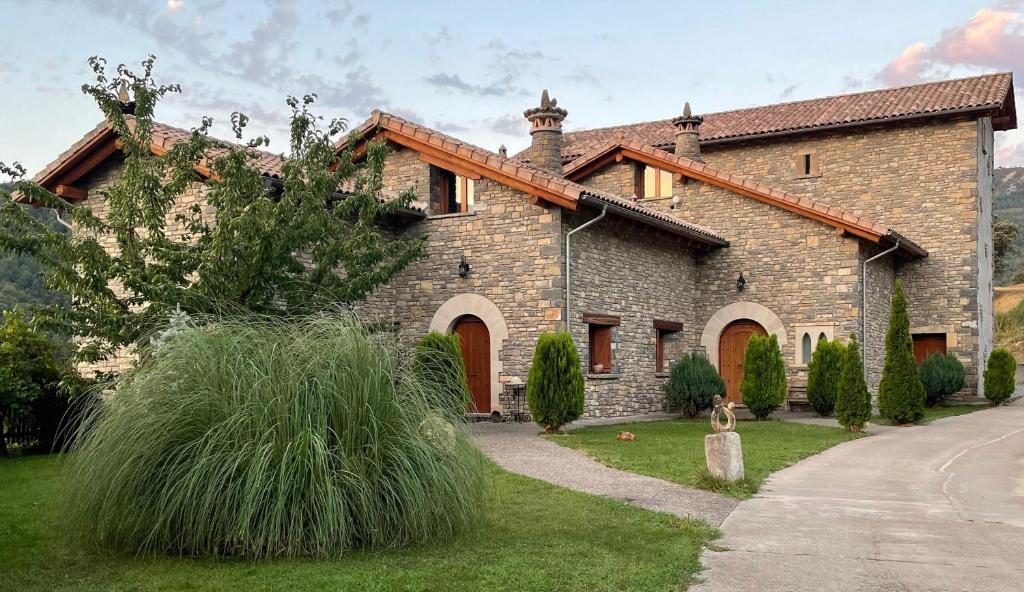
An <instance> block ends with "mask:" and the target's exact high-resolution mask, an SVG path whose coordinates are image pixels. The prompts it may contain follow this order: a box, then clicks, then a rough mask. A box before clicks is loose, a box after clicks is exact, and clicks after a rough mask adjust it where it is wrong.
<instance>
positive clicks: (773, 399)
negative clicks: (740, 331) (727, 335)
mask: <svg viewBox="0 0 1024 592" xmlns="http://www.w3.org/2000/svg"><path fill="white" fill-rule="evenodd" d="M740 393H742V394H743V404H744V405H746V406H747V409H749V410H750V412H751V413H753V414H754V417H756V418H757V419H758V420H762V419H765V418H767V417H768V416H769V415H771V414H772V411H775V410H776V409H778V408H779V406H780V405H782V404H783V403H785V402H786V363H785V362H784V361H783V359H782V351H781V350H780V349H779V340H778V338H776V337H775V336H774V335H770V336H768V337H761V336H760V335H753V336H751V338H750V341H748V342H747V351H746V354H745V355H744V356H743V380H742V381H741V382H740Z"/></svg>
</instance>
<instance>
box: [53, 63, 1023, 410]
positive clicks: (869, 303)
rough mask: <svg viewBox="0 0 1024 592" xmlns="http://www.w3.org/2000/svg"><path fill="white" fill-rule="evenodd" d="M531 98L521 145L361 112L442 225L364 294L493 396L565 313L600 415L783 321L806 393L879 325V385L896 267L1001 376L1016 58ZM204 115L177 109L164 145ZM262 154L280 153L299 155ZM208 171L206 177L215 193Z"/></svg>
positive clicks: (90, 174) (102, 150)
mask: <svg viewBox="0 0 1024 592" xmlns="http://www.w3.org/2000/svg"><path fill="white" fill-rule="evenodd" d="M524 115H525V117H526V119H527V120H529V122H530V124H531V131H530V134H531V138H532V144H531V146H530V147H529V148H528V149H527V150H525V151H524V152H522V153H521V154H519V155H516V156H515V157H510V156H508V155H507V154H506V153H505V150H504V148H501V149H499V151H498V152H491V151H488V150H484V149H482V148H478V147H475V146H472V145H470V144H467V143H465V142H462V141H460V140H458V139H455V138H452V137H450V136H447V135H445V134H442V133H440V132H437V131H435V130H432V129H429V128H427V127H424V126H421V125H418V124H415V123H413V122H410V121H407V120H404V119H402V118H400V117H398V116H395V115H392V114H388V113H383V112H379V111H377V112H374V114H373V115H372V116H371V117H370V118H369V119H368V120H367V121H366V122H364V123H363V124H362V125H360V126H359V127H358V128H356V129H355V130H353V131H354V132H356V133H357V134H358V136H353V137H362V138H364V139H365V140H370V139H381V140H384V141H386V142H387V143H388V145H389V146H390V147H391V149H392V152H391V154H390V155H389V156H388V160H387V164H386V171H385V186H386V192H387V193H388V194H389V195H396V194H397V193H398V192H400V191H403V190H406V189H408V188H410V187H411V188H413V189H414V191H415V193H416V196H417V201H418V205H419V209H417V210H416V211H410V212H409V215H408V216H406V217H404V218H403V219H402V220H401V221H400V223H398V224H397V225H396V228H397V231H399V232H401V231H404V230H406V229H408V230H414V231H421V232H422V231H425V232H426V233H427V235H428V237H429V238H428V241H429V242H428V247H427V256H426V258H425V259H423V260H421V261H419V262H417V263H414V264H413V265H411V266H410V267H409V268H407V269H406V270H405V271H404V272H402V273H401V274H400V275H399V276H398V277H396V278H395V279H394V280H393V281H392V282H391V283H389V284H388V285H386V286H383V287H381V288H380V289H379V290H378V291H377V293H375V294H374V296H373V297H372V298H371V299H370V300H369V301H367V302H366V303H365V305H363V306H362V307H361V309H362V312H363V313H364V314H369V315H376V316H382V317H386V318H390V319H393V320H394V321H396V322H397V323H399V325H400V326H401V327H402V328H403V330H407V331H409V332H410V333H411V334H422V333H425V332H427V331H428V330H437V331H444V332H449V331H450V332H455V333H457V334H458V335H460V337H461V338H462V342H463V350H464V351H463V354H464V357H465V358H466V362H467V367H468V372H469V377H470V383H471V384H470V387H471V390H472V391H473V403H472V410H474V411H477V412H480V413H494V412H498V413H501V412H505V411H507V410H508V408H509V406H510V402H509V399H508V393H509V392H511V391H512V390H513V388H512V387H513V385H516V384H521V383H522V382H523V381H525V380H526V377H527V373H528V369H529V364H530V359H531V356H532V353H533V346H534V343H535V341H536V337H537V334H538V333H541V332H544V331H553V330H558V329H565V328H568V330H569V331H571V333H572V335H573V338H574V340H575V342H576V344H577V347H578V348H579V351H580V355H581V358H582V360H583V365H584V370H585V375H586V385H587V386H586V390H587V394H586V414H587V415H588V416H614V415H628V414H638V413H649V412H655V411H661V410H663V409H665V407H666V402H665V399H664V396H663V394H662V390H661V387H662V384H663V383H664V381H665V379H666V377H667V371H668V369H669V367H670V365H671V362H672V360H674V359H676V358H678V357H679V356H680V355H681V354H683V353H686V352H690V351H700V352H703V353H705V354H706V355H707V356H708V358H709V359H710V360H711V361H712V362H713V363H714V364H715V365H716V366H717V367H718V368H719V370H720V372H721V374H722V376H723V378H724V379H725V381H726V384H727V390H728V398H729V399H731V400H737V401H738V400H739V393H738V384H739V380H740V377H741V376H742V354H743V351H744V349H745V346H746V342H747V339H749V337H750V336H751V335H753V334H768V333H770V334H774V335H776V336H778V339H779V343H780V344H781V345H782V350H783V354H784V356H785V359H786V362H787V374H788V379H789V382H790V385H791V390H792V392H793V394H794V396H799V390H800V385H801V384H803V381H804V380H805V378H806V365H807V361H808V359H809V357H810V354H811V352H812V351H813V348H814V345H815V344H816V343H817V341H818V339H819V337H820V336H825V337H827V338H829V339H841V340H844V341H845V340H846V339H847V336H848V335H849V334H850V333H857V334H858V337H859V338H860V339H861V341H862V343H863V344H864V347H865V352H864V354H865V363H866V367H867V373H868V379H869V385H870V386H871V388H872V389H873V390H874V389H875V388H876V386H877V383H878V380H879V379H880V374H881V366H882V354H883V351H884V338H885V327H886V324H887V322H888V316H889V315H888V312H889V310H888V308H889V298H890V295H891V290H892V286H893V282H894V280H895V279H896V278H900V279H901V280H902V281H903V283H904V286H905V289H906V293H907V297H908V304H909V312H910V317H911V322H912V333H913V335H914V347H915V354H916V355H918V356H919V357H920V358H923V357H924V356H925V355H927V354H929V353H931V352H934V351H946V352H949V353H952V354H954V355H956V356H957V357H958V358H959V359H960V360H961V361H962V362H963V363H964V365H965V367H966V368H967V371H968V387H967V388H966V389H965V391H964V392H963V393H962V396H964V397H973V396H979V395H980V394H981V388H982V385H980V384H979V381H978V376H979V369H980V368H982V367H983V365H984V362H985V360H986V358H987V355H988V353H989V352H990V350H991V348H992V341H993V312H992V260H991V258H992V237H991V223H992V220H991V216H992V203H991V199H992V174H993V173H992V169H993V166H992V150H993V134H994V132H995V131H1000V130H1007V129H1013V128H1015V127H1016V112H1015V106H1014V102H1013V82H1012V76H1011V74H1009V73H1001V74H992V75H986V76H978V77H973V78H966V79H960V80H949V81H943V82H936V83H928V84H922V85H917V86H912V87H905V88H896V89H887V90H881V91H870V92H863V93H857V94H851V95H844V96H837V97H828V98H824V99H816V100H809V101H799V102H794V103H785V104H779V105H771V106H766V107H756V108H751V109H741V110H736V111H729V112H721V113H708V114H705V115H703V116H696V115H693V114H692V113H691V111H690V108H689V106H688V105H687V106H686V107H685V108H684V110H683V113H682V115H680V116H678V117H674V118H670V119H664V120H660V121H652V122H646V123H639V124H632V125H623V126H617V127H611V128H601V129H593V130H582V131H576V132H570V133H565V132H563V130H562V123H563V121H564V120H565V118H566V117H567V115H568V113H567V111H566V110H565V109H564V108H561V107H559V106H558V105H557V102H556V101H555V100H553V99H550V98H549V97H548V94H547V92H546V91H545V93H544V94H543V96H542V98H541V103H540V105H539V106H537V107H535V108H532V109H529V110H527V111H526V112H525V113H524ZM185 133H186V132H183V131H182V130H176V129H175V128H171V127H169V126H157V129H156V134H155V136H154V151H159V150H166V147H167V145H168V144H169V143H173V142H175V141H178V140H180V139H181V138H182V137H183V136H182V134H185ZM115 140H116V139H115V138H113V137H112V135H111V132H110V130H109V127H105V126H104V125H102V124H101V125H100V126H99V127H97V129H95V130H93V132H90V135H87V136H86V138H83V140H82V141H80V142H79V143H77V144H76V145H75V146H73V147H72V148H71V149H70V150H69V151H68V152H66V153H65V154H63V155H62V156H61V157H60V158H58V159H57V160H56V161H55V162H54V163H53V164H51V165H50V166H48V167H47V168H46V169H45V170H44V171H43V172H42V173H40V175H38V176H37V180H38V181H39V182H40V183H42V184H43V185H44V186H46V187H47V188H49V189H51V190H53V191H54V192H56V193H58V194H60V195H64V196H65V197H67V198H69V199H74V200H79V201H84V202H85V203H87V204H89V203H90V199H95V198H91V197H90V195H89V192H90V190H94V189H95V188H97V187H100V186H102V184H104V183H109V182H110V180H111V179H112V178H113V175H116V172H117V168H118V167H117V164H118V158H119V157H118V154H117V149H116V142H115ZM110 146H114V147H113V148H110ZM259 162H260V166H261V168H263V169H264V174H265V175H267V176H268V177H274V176H275V175H277V174H279V172H280V162H279V160H274V157H271V156H269V155H268V156H266V158H261V159H260V161H259ZM197 172H198V173H199V174H200V176H202V175H203V172H202V171H197ZM196 187H197V190H196V192H195V193H194V195H191V196H190V198H189V199H190V200H193V201H194V202H196V203H201V202H202V184H200V183H197V185H196ZM187 205H191V202H190V204H187ZM95 207H97V208H102V207H103V204H102V203H96V204H95ZM122 362H123V360H116V361H113V362H112V363H113V364H119V363H122Z"/></svg>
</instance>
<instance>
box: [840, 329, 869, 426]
mask: <svg viewBox="0 0 1024 592" xmlns="http://www.w3.org/2000/svg"><path fill="white" fill-rule="evenodd" d="M844 350H845V351H844V352H843V368H842V372H841V373H840V375H839V391H838V393H837V394H836V419H838V420H839V424H840V425H842V426H843V427H845V428H846V429H848V430H850V431H851V432H859V431H860V430H861V428H863V427H864V425H865V424H866V423H867V422H868V420H869V419H871V393H869V392H868V385H867V383H866V382H865V381H864V365H863V364H862V363H861V360H860V344H859V343H857V335H856V334H854V333H851V334H850V342H849V343H848V344H847V345H846V347H845V348H844Z"/></svg>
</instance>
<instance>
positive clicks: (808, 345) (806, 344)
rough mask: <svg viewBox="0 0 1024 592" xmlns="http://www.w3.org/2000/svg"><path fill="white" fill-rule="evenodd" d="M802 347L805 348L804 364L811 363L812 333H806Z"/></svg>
mask: <svg viewBox="0 0 1024 592" xmlns="http://www.w3.org/2000/svg"><path fill="white" fill-rule="evenodd" d="M800 347H801V348H803V354H804V362H805V363H808V362H810V361H811V353H812V352H811V334H810V333H804V339H803V342H802V343H801V344H800Z"/></svg>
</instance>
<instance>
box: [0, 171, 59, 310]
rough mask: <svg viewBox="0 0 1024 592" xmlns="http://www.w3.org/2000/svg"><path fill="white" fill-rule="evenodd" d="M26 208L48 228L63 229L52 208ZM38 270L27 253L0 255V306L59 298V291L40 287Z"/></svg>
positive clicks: (51, 300) (40, 270) (7, 187)
mask: <svg viewBox="0 0 1024 592" xmlns="http://www.w3.org/2000/svg"><path fill="white" fill-rule="evenodd" d="M0 187H3V188H4V189H8V190H9V189H10V185H8V184H0ZM28 211H29V213H30V214H31V215H32V216H34V217H35V218H36V219H38V220H42V221H44V222H45V223H46V224H48V225H49V226H50V227H51V228H54V229H60V230H63V228H64V227H63V226H61V225H60V223H59V222H57V219H56V216H55V215H54V213H53V212H52V211H50V210H47V209H43V208H40V209H32V208H29V209H28ZM41 274H42V269H40V267H39V265H38V264H37V263H36V262H35V261H34V260H32V259H30V258H28V257H22V256H15V255H0V310H7V309H10V308H13V307H14V306H15V305H16V304H26V305H27V304H34V303H50V302H59V301H60V296H59V295H57V294H55V293H53V292H49V291H47V290H46V289H45V288H43V281H42V278H41V277H40V276H41Z"/></svg>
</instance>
